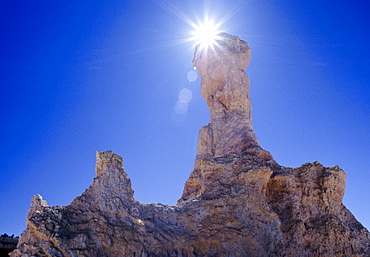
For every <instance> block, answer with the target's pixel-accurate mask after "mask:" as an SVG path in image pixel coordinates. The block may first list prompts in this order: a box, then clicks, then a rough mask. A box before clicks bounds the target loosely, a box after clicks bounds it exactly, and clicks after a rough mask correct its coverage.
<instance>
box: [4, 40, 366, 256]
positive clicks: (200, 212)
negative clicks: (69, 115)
mask: <svg viewBox="0 0 370 257" xmlns="http://www.w3.org/2000/svg"><path fill="white" fill-rule="evenodd" d="M249 60H250V48H249V47H248V44H247V43H246V42H245V41H243V40H240V39H239V38H238V37H236V36H231V35H228V34H226V33H220V34H219V35H218V37H217V39H216V40H215V44H214V45H213V46H212V47H209V48H202V47H197V48H196V50H195V55H194V60H193V65H194V66H195V67H197V69H198V73H199V75H200V77H201V78H202V82H201V93H202V95H203V97H204V99H205V100H206V101H207V104H208V107H209V108H210V112H211V118H210V123H209V124H208V125H207V126H204V127H203V128H202V129H201V130H200V132H199V138H198V146H197V154H196V160H195V167H194V170H193V171H192V172H191V174H190V177H189V179H188V180H187V182H186V183H185V188H184V192H183V194H182V196H181V198H180V199H179V200H178V203H177V205H175V206H168V205H164V204H158V203H151V204H143V203H140V202H138V201H136V200H135V199H134V191H133V190H132V188H131V182H130V179H129V178H128V176H127V174H126V173H125V171H124V168H123V160H122V158H121V157H120V156H119V155H117V154H115V153H112V152H111V151H105V152H97V155H96V157H97V161H96V178H94V180H93V183H92V185H91V186H90V187H89V188H87V189H86V190H85V192H84V193H83V194H82V195H81V196H79V197H76V198H75V199H74V200H73V201H72V203H71V204H70V205H68V206H54V207H49V206H48V205H47V203H46V202H45V201H44V200H42V198H41V196H39V195H36V196H34V197H33V199H32V201H31V208H30V209H29V211H28V214H27V227H26V230H25V231H24V232H23V233H22V235H21V236H20V239H19V242H18V247H17V249H16V250H15V251H14V252H12V253H11V256H13V257H14V256H76V257H77V256H143V257H144V256H194V257H195V256H259V257H261V256H262V257H263V256H266V257H267V256H307V257H308V256H310V257H311V256H320V257H321V256H327V257H329V256H330V257H331V256H364V257H365V256H370V233H369V232H368V230H367V229H366V228H365V227H363V226H362V225H361V223H359V222H358V221H357V220H356V218H355V217H354V216H353V215H352V214H351V212H350V211H349V210H348V209H347V208H346V207H345V206H344V205H343V203H342V200H343V195H344V192H345V179H346V175H345V173H344V171H343V170H342V169H340V168H339V167H338V166H334V167H324V166H323V165H321V164H320V163H318V162H314V163H306V164H303V165H302V166H300V167H298V168H288V167H284V166H281V165H279V164H278V163H276V161H275V160H274V159H273V157H272V156H271V154H270V153H269V152H267V151H265V150H263V149H262V148H261V147H260V145H259V143H258V140H257V137H256V136H255V133H254V130H253V126H252V115H251V102H250V96H249V86H250V85H249V79H248V77H247V75H246V73H245V69H246V67H247V66H248V64H249Z"/></svg>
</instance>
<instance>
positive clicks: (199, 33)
mask: <svg viewBox="0 0 370 257" xmlns="http://www.w3.org/2000/svg"><path fill="white" fill-rule="evenodd" d="M192 27H193V29H194V31H192V35H193V38H192V39H193V40H195V41H196V44H199V45H200V47H201V48H205V49H208V48H213V47H214V46H215V45H216V40H217V38H218V36H217V35H218V34H219V33H220V31H219V30H218V28H219V25H217V24H215V23H214V22H213V21H210V20H207V19H206V20H205V21H204V22H199V23H198V25H196V24H194V25H193V26H192Z"/></svg>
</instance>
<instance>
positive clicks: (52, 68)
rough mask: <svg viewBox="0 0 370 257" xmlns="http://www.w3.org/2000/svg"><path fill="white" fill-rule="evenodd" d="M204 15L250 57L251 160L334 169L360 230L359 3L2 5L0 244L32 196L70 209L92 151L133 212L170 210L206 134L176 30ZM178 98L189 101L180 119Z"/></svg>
mask: <svg viewBox="0 0 370 257" xmlns="http://www.w3.org/2000/svg"><path fill="white" fill-rule="evenodd" d="M205 6H208V7H207V8H205ZM205 9H208V13H209V15H210V16H211V17H214V18H215V19H216V20H220V19H222V18H223V17H228V18H229V19H228V20H227V21H226V22H225V23H224V24H223V25H222V27H221V29H222V30H223V31H225V32H228V33H230V34H233V35H237V36H239V37H240V38H241V39H243V40H245V41H247V42H248V43H249V45H250V47H251V48H252V59H251V63H250V66H249V67H248V68H247V74H248V76H249V77H250V79H251V99H252V105H253V110H252V112H253V123H254V128H255V132H256V135H257V137H258V139H259V141H260V144H261V146H262V147H263V148H264V149H266V150H268V151H270V152H271V153H272V155H273V156H274V158H275V159H276V160H277V161H278V162H279V163H280V164H281V165H284V166H290V167H297V166H300V165H301V164H303V163H306V162H313V161H319V162H321V163H322V164H324V165H325V166H334V165H339V166H340V167H341V168H343V169H344V170H345V172H346V174H347V191H346V194H345V199H344V203H345V205H346V206H347V207H348V208H349V209H350V210H351V211H352V213H353V214H354V215H355V216H356V218H357V219H359V220H360V221H361V222H362V223H363V225H365V226H366V227H368V228H369V227H370V218H369V215H368V213H369V212H370V207H369V205H368V202H369V200H368V197H369V196H370V168H369V165H368V161H369V153H370V136H369V129H370V103H369V99H370V87H369V82H370V71H369V67H370V63H369V62H370V50H369V49H370V48H369V47H368V45H369V44H368V39H369V38H370V30H369V24H370V18H369V13H370V10H369V9H370V8H369V7H368V6H365V5H364V4H363V1H357V0H354V1H334V0H332V1H318V0H311V1H306V0H304V1H292V0H291V1H289V0H286V1H255V0H254V1H238V0H235V1H212V2H208V4H207V2H206V4H205V2H204V1H190V0H186V1H171V2H170V1H149V0H147V1H144V0H140V1H118V0H111V1H91V0H89V1H86V0H82V1H67V0H65V1H63V0H60V1H39V0H32V1H29V0H23V1H20V0H13V1H2V2H1V3H0V12H1V15H0V19H1V21H0V33H1V40H0V51H1V55H0V56H1V59H2V61H1V63H0V73H1V76H0V85H1V94H0V122H1V126H0V145H1V151H0V161H1V166H2V167H1V170H0V174H1V181H2V186H1V187H0V196H1V197H0V207H1V208H0V233H7V234H16V235H19V234H20V233H21V232H22V231H23V230H24V228H25V216H26V212H27V210H28V207H29V203H30V200H31V198H32V196H33V195H34V194H41V195H42V196H43V197H44V199H45V200H46V201H47V202H48V203H49V204H50V205H67V204H69V203H70V202H71V201H72V200H73V198H74V197H76V196H78V195H80V194H81V193H82V192H83V191H84V190H85V189H86V188H87V187H88V186H89V185H90V184H91V181H92V179H93V178H94V176H95V171H94V167H95V151H104V150H113V151H114V152H116V153H118V154H120V155H121V156H123V159H124V163H125V170H126V172H127V173H128V175H129V177H130V178H131V180H132V184H133V189H134V190H135V197H136V199H137V200H139V201H142V202H162V203H165V204H175V203H176V200H177V199H178V198H179V197H180V196H181V194H182V189H183V185H184V183H185V181H186V179H187V178H188V176H189V174H190V172H191V170H192V169H193V164H194V159H195V149H196V143H197V133H198V131H199V129H200V128H201V127H202V126H203V125H206V124H207V123H208V122H209V111H208V108H207V107H206V102H205V101H204V100H203V99H202V97H201V95H200V92H199V83H200V80H199V78H197V79H196V80H195V81H192V80H193V79H194V77H193V78H192V77H189V76H188V75H194V73H192V72H193V67H192V65H191V61H192V56H193V43H194V42H186V39H187V38H189V32H190V31H191V27H190V26H189V25H188V24H187V23H186V22H185V21H184V19H182V18H183V17H185V16H186V17H188V18H190V19H192V20H196V18H197V17H198V18H199V19H200V20H202V19H203V15H204V11H205ZM180 14H181V15H180ZM189 78H190V80H189ZM184 89H185V90H184ZM179 92H187V93H188V95H187V96H189V95H190V94H189V92H191V96H192V98H191V100H190V101H189V102H188V104H187V106H180V107H182V109H180V110H179V109H178V107H179V106H177V105H176V103H177V102H178V99H179ZM189 99H190V98H189ZM176 106H177V107H176Z"/></svg>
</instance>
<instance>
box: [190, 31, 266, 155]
mask: <svg viewBox="0 0 370 257" xmlns="http://www.w3.org/2000/svg"><path fill="white" fill-rule="evenodd" d="M250 52H251V51H250V48H249V47H248V43H247V42H245V41H242V40H240V39H239V38H238V37H235V36H230V35H228V34H226V33H221V34H219V35H218V39H217V40H216V44H215V45H214V46H213V47H209V48H202V47H197V48H196V50H195V55H194V59H193V65H194V67H197V69H198V73H199V76H200V77H201V78H202V82H201V93H202V95H203V98H204V99H205V100H206V101H207V105H208V107H209V109H210V112H211V121H210V123H209V124H208V125H207V126H205V127H203V128H202V130H201V131H200V132H199V139H198V140H199V141H198V147H197V157H196V158H197V160H199V159H205V158H213V157H220V156H224V155H226V154H230V153H243V152H244V151H245V150H246V149H247V148H249V147H251V146H259V144H258V141H257V138H256V136H255V134H254V131H253V127H252V112H251V108H252V107H251V101H250V97H249V95H250V94H249V78H248V77H247V74H246V73H245V69H246V67H247V66H248V64H249V61H250Z"/></svg>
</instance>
